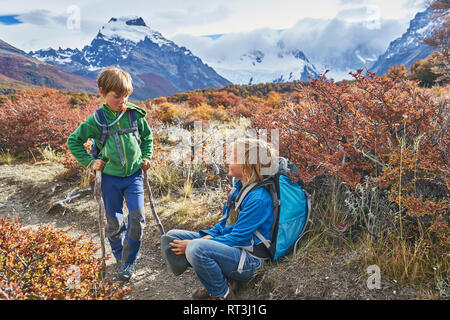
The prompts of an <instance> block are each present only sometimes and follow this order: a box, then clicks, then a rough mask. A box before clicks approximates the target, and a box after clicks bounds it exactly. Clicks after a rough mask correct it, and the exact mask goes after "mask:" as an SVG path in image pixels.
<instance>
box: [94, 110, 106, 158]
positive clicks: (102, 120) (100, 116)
mask: <svg viewBox="0 0 450 320" xmlns="http://www.w3.org/2000/svg"><path fill="white" fill-rule="evenodd" d="M94 117H95V118H96V122H97V124H99V126H100V135H99V139H98V140H95V139H94V143H93V145H92V148H91V155H92V156H93V157H94V158H95V159H97V158H98V157H99V156H100V154H101V152H102V149H103V147H104V146H105V142H106V139H107V138H108V135H109V128H108V120H107V119H106V116H105V113H104V112H103V110H102V109H97V110H95V114H94Z"/></svg>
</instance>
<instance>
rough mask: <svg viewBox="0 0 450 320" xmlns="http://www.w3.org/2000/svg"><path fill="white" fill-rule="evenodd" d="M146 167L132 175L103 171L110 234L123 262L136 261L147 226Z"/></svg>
mask: <svg viewBox="0 0 450 320" xmlns="http://www.w3.org/2000/svg"><path fill="white" fill-rule="evenodd" d="M141 172H142V170H141V169H139V170H138V171H137V172H136V173H134V174H132V175H131V176H128V177H116V176H111V175H108V174H105V173H103V174H102V197H103V203H104V204H105V211H106V222H107V226H106V234H107V236H108V240H109V244H110V245H111V250H112V252H113V254H114V257H115V258H116V260H117V261H118V262H119V261H121V262H126V263H129V264H133V263H134V262H136V260H137V258H138V254H139V250H140V247H141V240H142V234H143V231H144V227H145V209H144V185H143V179H142V175H141ZM124 197H125V199H126V201H127V207H128V225H127V224H125V221H124V218H123V199H124Z"/></svg>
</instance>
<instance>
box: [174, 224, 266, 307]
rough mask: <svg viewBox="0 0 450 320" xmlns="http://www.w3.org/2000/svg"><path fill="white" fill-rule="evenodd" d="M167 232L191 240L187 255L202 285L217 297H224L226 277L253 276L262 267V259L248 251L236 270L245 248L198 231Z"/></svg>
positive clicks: (242, 278)
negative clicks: (211, 237)
mask: <svg viewBox="0 0 450 320" xmlns="http://www.w3.org/2000/svg"><path fill="white" fill-rule="evenodd" d="M167 235H170V236H172V237H175V238H177V239H180V240H191V241H189V243H188V245H187V247H186V259H187V260H188V262H189V263H190V265H191V266H192V268H193V269H194V271H195V274H196V275H197V277H198V278H199V280H200V282H201V283H202V285H203V286H204V287H205V288H206V290H208V292H209V293H210V294H212V295H213V296H215V297H218V298H220V297H223V296H224V295H225V294H226V292H227V290H228V285H227V282H228V281H227V278H230V279H235V280H247V279H250V278H251V277H252V276H253V274H254V273H255V271H256V270H258V269H259V268H261V266H262V263H263V260H262V259H259V258H256V257H252V256H251V255H249V254H247V257H246V259H245V263H244V267H243V272H242V273H239V272H238V271H237V269H238V264H239V260H240V258H241V253H242V250H241V249H239V248H234V247H230V246H227V245H225V244H222V243H220V242H217V241H214V240H211V239H201V236H200V234H199V233H198V232H193V231H186V230H176V229H175V230H170V231H169V232H167Z"/></svg>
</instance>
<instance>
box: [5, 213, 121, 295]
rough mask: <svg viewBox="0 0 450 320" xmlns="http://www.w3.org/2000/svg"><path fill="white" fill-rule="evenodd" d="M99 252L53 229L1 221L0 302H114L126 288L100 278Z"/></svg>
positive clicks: (86, 241) (93, 247)
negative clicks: (80, 300) (68, 300)
mask: <svg viewBox="0 0 450 320" xmlns="http://www.w3.org/2000/svg"><path fill="white" fill-rule="evenodd" d="M97 250H98V247H97V246H95V245H94V243H93V242H92V239H91V240H85V239H84V236H80V237H78V238H72V237H70V236H69V235H67V233H65V232H64V231H61V230H57V229H55V228H54V227H53V226H52V225H43V224H41V225H40V226H39V227H38V229H33V228H30V227H28V228H25V227H24V226H23V225H22V224H21V223H20V222H19V221H18V220H17V221H12V220H11V219H9V218H7V217H5V218H0V299H39V300H60V299H61V300H62V299H76V300H78V299H83V300H93V299H96V300H97V299H99V300H116V299H123V298H124V296H125V295H126V294H128V293H129V289H125V290H122V289H120V288H119V285H118V284H112V283H111V282H110V281H109V280H105V279H100V278H99V272H100V271H101V268H102V259H101V258H96V257H95V256H94V254H95V252H96V251H97Z"/></svg>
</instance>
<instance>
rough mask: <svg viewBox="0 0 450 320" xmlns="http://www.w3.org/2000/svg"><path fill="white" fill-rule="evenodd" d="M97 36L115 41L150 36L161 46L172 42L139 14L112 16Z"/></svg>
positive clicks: (141, 39)
mask: <svg viewBox="0 0 450 320" xmlns="http://www.w3.org/2000/svg"><path fill="white" fill-rule="evenodd" d="M97 38H102V39H107V40H112V41H115V40H114V39H121V40H128V41H131V42H134V43H138V42H139V41H144V40H145V38H149V39H150V40H151V41H153V42H155V43H157V44H158V45H159V46H162V45H169V44H170V43H171V42H170V41H169V40H167V39H165V38H164V37H163V36H162V35H161V33H159V32H158V31H156V30H153V29H151V28H150V27H149V26H147V24H146V23H145V21H144V19H142V17H138V16H123V17H118V18H116V17H112V18H111V19H109V21H108V23H107V24H105V25H104V26H103V27H102V28H101V29H100V30H99V33H98V35H97Z"/></svg>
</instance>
